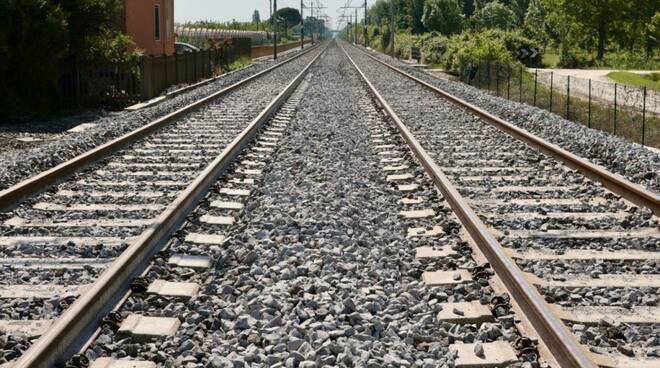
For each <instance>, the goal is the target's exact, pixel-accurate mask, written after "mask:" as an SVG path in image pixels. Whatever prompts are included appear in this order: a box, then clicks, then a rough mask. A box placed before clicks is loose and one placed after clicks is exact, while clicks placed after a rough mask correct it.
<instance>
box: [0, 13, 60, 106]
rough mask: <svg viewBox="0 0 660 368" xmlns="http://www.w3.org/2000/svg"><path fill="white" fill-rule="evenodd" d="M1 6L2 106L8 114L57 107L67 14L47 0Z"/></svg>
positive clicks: (0, 104) (0, 90) (0, 91)
mask: <svg viewBox="0 0 660 368" xmlns="http://www.w3.org/2000/svg"><path fill="white" fill-rule="evenodd" d="M0 10H2V13H3V14H5V15H6V16H5V17H4V20H3V22H2V25H0V41H2V42H0V45H1V46H0V73H1V74H0V108H1V109H2V111H3V113H4V114H7V115H9V116H11V115H14V114H26V113H37V114H39V113H48V112H50V111H52V110H54V109H55V108H56V101H54V98H53V97H54V96H58V92H57V91H58V87H59V86H58V82H59V81H58V79H59V66H60V65H59V64H60V62H61V61H62V59H63V58H64V57H65V56H66V54H67V50H68V48H69V40H68V37H67V36H68V35H67V29H66V28H67V19H66V15H65V14H64V12H63V11H62V9H61V8H60V7H59V6H57V5H55V4H53V2H52V1H45V0H8V1H2V2H0Z"/></svg>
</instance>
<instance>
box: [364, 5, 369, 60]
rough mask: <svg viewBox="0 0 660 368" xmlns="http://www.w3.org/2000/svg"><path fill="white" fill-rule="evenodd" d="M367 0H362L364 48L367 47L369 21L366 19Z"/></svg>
mask: <svg viewBox="0 0 660 368" xmlns="http://www.w3.org/2000/svg"><path fill="white" fill-rule="evenodd" d="M367 20H368V18H367V0H364V48H365V49H366V48H367V47H369V30H368V29H367V28H368V26H369V22H368V21H367Z"/></svg>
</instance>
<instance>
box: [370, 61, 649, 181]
mask: <svg viewBox="0 0 660 368" xmlns="http://www.w3.org/2000/svg"><path fill="white" fill-rule="evenodd" d="M370 53H371V55H374V56H376V57H378V58H380V59H381V60H383V61H385V62H387V63H391V64H393V65H395V66H397V67H399V68H401V69H404V70H405V71H406V72H408V73H409V74H412V75H414V76H415V77H417V78H419V79H422V80H423V81H425V82H427V83H430V84H431V85H433V86H436V87H438V88H440V89H442V90H444V91H446V92H448V93H451V94H453V95H455V96H457V97H459V98H461V99H463V100H465V101H467V102H470V103H472V104H474V105H476V106H478V107H481V108H482V109H484V110H486V111H488V112H490V113H491V114H494V115H496V116H498V117H500V118H502V119H504V120H506V121H508V122H510V123H513V124H515V125H517V126H518V127H520V128H523V129H525V130H527V131H529V132H531V133H534V134H536V135H538V136H539V137H541V138H543V139H546V140H548V141H550V142H552V143H554V144H557V145H559V146H560V147H562V148H564V149H566V150H568V151H570V152H572V153H574V154H576V155H578V156H580V157H583V158H585V159H588V160H589V161H591V162H592V163H594V164H596V165H600V166H602V167H605V168H606V169H608V170H610V171H612V172H614V173H617V174H619V175H622V176H624V177H626V178H627V179H629V180H631V181H632V182H633V183H636V184H639V185H642V186H644V187H646V188H648V189H649V190H652V191H654V192H656V193H658V192H660V176H659V175H660V153H658V151H657V150H655V151H652V150H649V149H646V148H643V147H641V146H640V145H639V144H634V143H631V142H628V141H626V140H624V139H622V138H619V137H616V136H614V135H612V134H609V133H606V132H603V131H600V130H597V129H590V128H588V127H586V126H584V125H582V124H579V123H574V122H572V121H569V120H566V119H564V118H562V117H561V116H559V115H556V114H553V113H550V112H548V111H546V110H543V109H540V108H537V107H533V106H529V105H527V104H523V103H518V102H514V101H510V100H507V99H504V98H501V97H496V96H493V95H491V94H489V93H487V92H485V91H483V90H480V89H478V88H475V87H472V86H470V85H467V84H465V83H461V82H454V81H449V80H445V79H441V78H438V77H435V76H433V75H431V74H429V73H427V72H425V71H420V70H419V69H417V68H414V67H411V66H410V65H408V64H406V63H403V62H400V61H398V60H393V59H392V58H390V57H388V56H386V55H383V54H381V53H378V52H375V51H371V52H370ZM438 98H440V97H438Z"/></svg>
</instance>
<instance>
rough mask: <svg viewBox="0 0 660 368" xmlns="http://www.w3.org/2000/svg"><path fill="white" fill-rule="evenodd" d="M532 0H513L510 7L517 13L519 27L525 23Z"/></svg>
mask: <svg viewBox="0 0 660 368" xmlns="http://www.w3.org/2000/svg"><path fill="white" fill-rule="evenodd" d="M529 3H530V0H512V1H511V4H510V5H509V7H510V8H511V10H512V11H513V14H515V15H516V24H517V25H518V27H522V26H523V24H525V15H526V14H527V9H529Z"/></svg>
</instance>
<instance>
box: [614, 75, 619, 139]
mask: <svg viewBox="0 0 660 368" xmlns="http://www.w3.org/2000/svg"><path fill="white" fill-rule="evenodd" d="M617 86H618V84H617V83H614V135H616V94H617V93H616V90H617V89H618V88H617Z"/></svg>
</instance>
